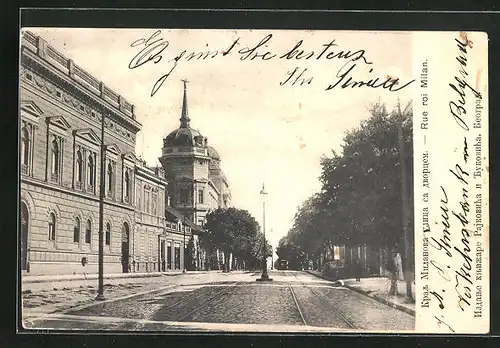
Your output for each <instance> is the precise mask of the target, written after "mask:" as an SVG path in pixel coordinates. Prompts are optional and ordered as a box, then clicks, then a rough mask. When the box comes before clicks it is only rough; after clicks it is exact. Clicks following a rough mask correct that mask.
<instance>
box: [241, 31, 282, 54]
mask: <svg viewBox="0 0 500 348" xmlns="http://www.w3.org/2000/svg"><path fill="white" fill-rule="evenodd" d="M272 37H273V34H268V35H266V36H265V37H264V38H263V39H262V40H260V42H259V43H258V44H256V45H255V46H253V47H251V48H250V47H248V46H247V47H243V48H241V49H240V50H239V51H238V53H239V54H240V55H241V56H240V59H241V60H247V59H248V58H250V57H251V58H250V60H254V59H256V58H260V59H262V60H270V59H273V58H274V57H276V53H272V52H270V51H266V52H265V53H262V52H259V51H258V49H259V48H261V47H266V46H267V45H266V43H267V42H268V41H269V40H271V38H272Z"/></svg>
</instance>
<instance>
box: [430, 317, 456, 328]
mask: <svg viewBox="0 0 500 348" xmlns="http://www.w3.org/2000/svg"><path fill="white" fill-rule="evenodd" d="M434 318H436V320H437V324H438V326H439V327H441V324H443V325H445V326H446V327H447V328H448V329H449V330H450V331H451V332H455V330H453V328H452V327H451V326H450V325H448V324H446V323H445V322H444V320H443V319H444V317H443V316H441V318H443V319H440V318H438V317H437V316H434Z"/></svg>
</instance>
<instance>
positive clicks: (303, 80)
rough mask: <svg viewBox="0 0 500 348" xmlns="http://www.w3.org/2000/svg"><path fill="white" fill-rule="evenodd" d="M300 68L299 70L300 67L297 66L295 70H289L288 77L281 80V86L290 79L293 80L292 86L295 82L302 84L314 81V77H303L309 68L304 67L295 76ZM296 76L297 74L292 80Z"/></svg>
mask: <svg viewBox="0 0 500 348" xmlns="http://www.w3.org/2000/svg"><path fill="white" fill-rule="evenodd" d="M298 70H299V67H296V68H295V69H294V70H292V71H288V72H287V75H288V77H287V78H286V80H285V81H281V82H280V86H283V85H285V84H286V83H288V81H292V82H291V85H292V86H294V85H295V84H300V85H301V86H302V85H303V84H308V85H310V84H311V82H312V81H313V78H312V77H309V78H307V77H306V76H304V77H302V76H303V75H304V74H305V72H306V71H307V68H304V69H302V71H301V72H300V74H299V75H297V76H295V75H296V73H297V71H298ZM294 76H295V79H293V80H292V77H294Z"/></svg>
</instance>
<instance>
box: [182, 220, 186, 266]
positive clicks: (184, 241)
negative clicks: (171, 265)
mask: <svg viewBox="0 0 500 348" xmlns="http://www.w3.org/2000/svg"><path fill="white" fill-rule="evenodd" d="M183 222H184V226H183V231H184V236H183V241H182V273H186V216H185V215H184V216H183Z"/></svg>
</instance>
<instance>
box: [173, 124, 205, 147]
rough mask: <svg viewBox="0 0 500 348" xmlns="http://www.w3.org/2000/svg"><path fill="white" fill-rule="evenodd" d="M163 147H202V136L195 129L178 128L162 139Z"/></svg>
mask: <svg viewBox="0 0 500 348" xmlns="http://www.w3.org/2000/svg"><path fill="white" fill-rule="evenodd" d="M163 145H164V146H203V136H202V135H201V134H200V132H198V131H197V130H196V129H192V128H190V127H180V128H178V129H176V130H174V131H172V132H170V134H169V135H167V136H166V137H165V139H163Z"/></svg>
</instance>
